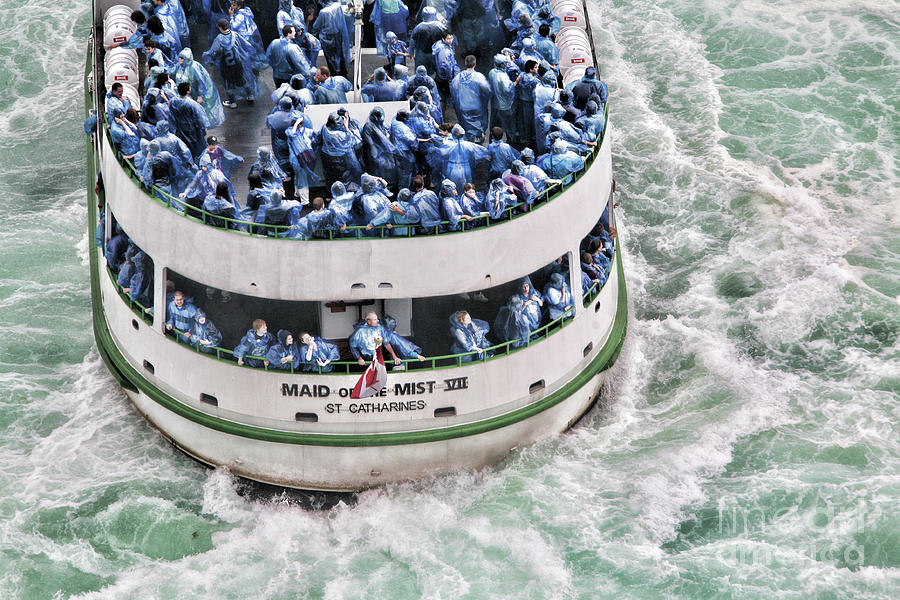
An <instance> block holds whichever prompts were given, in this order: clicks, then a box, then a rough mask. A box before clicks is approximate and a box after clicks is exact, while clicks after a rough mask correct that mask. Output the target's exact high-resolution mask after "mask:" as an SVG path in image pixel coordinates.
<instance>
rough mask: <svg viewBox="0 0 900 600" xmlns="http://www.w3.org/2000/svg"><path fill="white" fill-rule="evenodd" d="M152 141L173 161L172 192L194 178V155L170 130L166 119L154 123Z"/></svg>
mask: <svg viewBox="0 0 900 600" xmlns="http://www.w3.org/2000/svg"><path fill="white" fill-rule="evenodd" d="M152 141H156V142H159V149H160V150H162V151H164V152H168V153H169V154H170V155H171V157H172V160H173V161H174V162H175V168H176V172H175V179H174V180H173V181H172V190H173V193H174V191H175V190H180V189H183V188H184V187H185V186H186V185H187V184H188V183H190V181H191V179H193V178H194V157H193V156H192V155H191V151H190V149H189V148H188V147H187V144H185V143H184V141H182V139H181V138H180V137H178V136H177V135H175V134H174V133H172V132H171V131H170V126H169V122H168V121H160V122H159V123H157V124H156V137H155V138H154V139H153V140H152Z"/></svg>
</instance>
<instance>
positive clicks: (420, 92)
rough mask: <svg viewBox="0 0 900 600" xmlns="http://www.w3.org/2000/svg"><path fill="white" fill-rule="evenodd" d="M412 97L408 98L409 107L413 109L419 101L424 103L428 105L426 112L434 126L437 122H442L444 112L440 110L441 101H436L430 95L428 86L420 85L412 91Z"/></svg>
mask: <svg viewBox="0 0 900 600" xmlns="http://www.w3.org/2000/svg"><path fill="white" fill-rule="evenodd" d="M412 96H413V97H412V98H411V99H410V108H411V109H413V110H415V108H416V106H418V104H419V102H422V103H424V104H425V105H426V106H427V107H428V114H430V115H431V118H432V119H434V123H435V126H437V124H438V123H443V122H444V114H443V112H442V111H441V103H440V102H436V101H435V100H434V98H432V96H431V92H429V91H428V88H427V87H425V86H424V85H420V86H419V87H417V88H416V89H414V90H413V92H412Z"/></svg>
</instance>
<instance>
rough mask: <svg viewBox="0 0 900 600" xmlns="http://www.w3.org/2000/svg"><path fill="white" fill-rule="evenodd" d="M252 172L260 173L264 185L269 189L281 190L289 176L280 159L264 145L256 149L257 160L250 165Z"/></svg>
mask: <svg viewBox="0 0 900 600" xmlns="http://www.w3.org/2000/svg"><path fill="white" fill-rule="evenodd" d="M250 173H259V176H260V177H261V178H262V183H263V187H264V188H266V189H268V190H269V191H272V190H281V189H282V188H283V187H284V180H285V179H286V178H287V174H286V173H285V172H284V171H283V170H282V169H281V167H280V166H279V164H278V161H276V160H275V158H273V157H272V151H271V150H269V149H268V148H264V147H262V146H260V147H259V148H257V149H256V162H254V163H253V164H252V165H250Z"/></svg>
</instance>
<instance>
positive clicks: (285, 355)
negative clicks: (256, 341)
mask: <svg viewBox="0 0 900 600" xmlns="http://www.w3.org/2000/svg"><path fill="white" fill-rule="evenodd" d="M266 360H267V361H268V362H269V369H274V370H276V371H290V370H291V369H292V368H293V369H297V368H299V367H300V357H299V353H298V351H297V344H295V343H294V336H293V335H292V334H291V332H290V331H288V330H287V329H279V330H278V343H277V344H273V345H272V346H270V347H269V350H268V351H267V352H266Z"/></svg>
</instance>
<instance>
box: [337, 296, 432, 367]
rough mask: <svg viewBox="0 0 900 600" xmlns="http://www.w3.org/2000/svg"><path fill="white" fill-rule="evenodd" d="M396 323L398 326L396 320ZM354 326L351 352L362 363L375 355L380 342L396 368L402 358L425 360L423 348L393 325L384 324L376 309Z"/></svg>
mask: <svg viewBox="0 0 900 600" xmlns="http://www.w3.org/2000/svg"><path fill="white" fill-rule="evenodd" d="M385 321H386V322H387V321H389V319H388V317H385ZM394 325H395V326H396V322H394ZM354 327H355V330H354V332H353V334H352V335H351V336H350V339H349V340H348V341H349V345H350V352H351V353H353V357H354V358H355V359H356V361H357V362H358V363H359V364H361V365H364V364H366V362H368V361H370V360H372V358H373V357H374V356H375V348H376V347H377V346H378V345H379V343H380V344H381V345H383V346H384V349H385V350H387V351H388V354H390V355H391V358H392V359H393V360H394V365H396V367H395V368H399V367H400V365H401V364H402V361H401V358H405V359H414V358H415V359H418V360H425V357H424V356H422V354H421V352H422V349H421V348H419V347H418V346H416V345H415V344H413V343H412V342H410V341H409V340H407V339H406V338H404V337H402V336H400V335H398V334H396V333H394V332H393V328H392V327H387V326H386V325H382V324H381V323H380V322H379V320H378V313H376V312H375V311H371V310H370V311H369V312H367V313H366V317H365V320H363V321H360V322H359V323H357V324H356V325H355V326H354Z"/></svg>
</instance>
